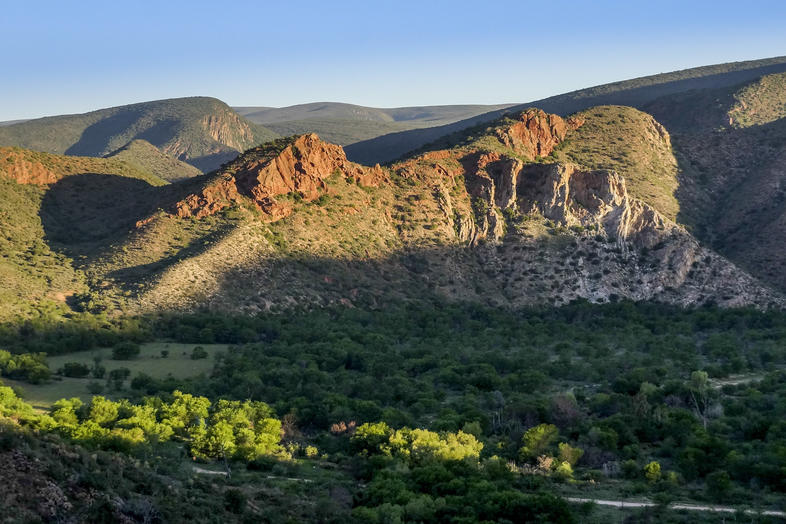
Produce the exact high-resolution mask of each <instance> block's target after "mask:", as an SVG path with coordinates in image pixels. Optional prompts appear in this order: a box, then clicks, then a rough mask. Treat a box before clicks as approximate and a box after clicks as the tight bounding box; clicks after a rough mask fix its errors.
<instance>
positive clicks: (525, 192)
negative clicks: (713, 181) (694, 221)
mask: <svg viewBox="0 0 786 524" xmlns="http://www.w3.org/2000/svg"><path fill="white" fill-rule="evenodd" d="M517 178H518V182H517V183H516V187H517V204H518V207H519V209H520V210H522V211H524V212H531V211H537V212H539V213H540V214H542V215H543V216H544V217H546V218H549V219H551V220H554V221H555V222H557V223H558V224H560V225H565V226H572V225H581V226H591V225H598V226H602V227H603V228H604V229H605V230H606V232H607V233H610V234H612V235H614V236H615V237H616V238H617V239H618V240H624V241H633V242H634V243H635V244H636V245H639V246H644V247H651V246H653V245H655V244H657V243H658V242H659V241H660V240H661V239H662V238H663V237H664V236H665V235H668V234H669V233H671V232H672V231H673V230H674V229H676V226H675V225H674V224H667V222H666V220H665V219H664V218H663V217H662V216H661V215H660V213H658V212H657V211H656V210H655V209H653V208H652V207H650V206H648V205H647V204H644V203H643V202H641V201H639V200H635V199H633V198H631V197H629V196H628V192H627V189H626V187H625V180H624V179H623V178H622V177H621V176H620V175H618V174H616V173H614V172H612V171H605V170H595V171H583V170H580V169H579V168H578V167H576V166H574V165H572V164H545V165H540V164H534V165H527V166H525V167H524V168H523V169H521V170H520V171H519V172H518V173H517ZM510 184H511V183H510V182H507V185H510Z"/></svg>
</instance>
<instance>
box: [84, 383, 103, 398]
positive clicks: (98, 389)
mask: <svg viewBox="0 0 786 524" xmlns="http://www.w3.org/2000/svg"><path fill="white" fill-rule="evenodd" d="M87 391H88V392H90V394H91V395H100V394H101V393H103V392H104V386H102V385H101V384H100V383H98V382H96V381H95V380H93V381H91V382H90V383H88V384H87Z"/></svg>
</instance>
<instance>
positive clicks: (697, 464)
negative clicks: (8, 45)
mask: <svg viewBox="0 0 786 524" xmlns="http://www.w3.org/2000/svg"><path fill="white" fill-rule="evenodd" d="M784 70H786V61H784V59H783V58H782V57H779V58H772V59H766V60H758V61H751V62H737V63H731V64H720V65H716V66H707V67H702V68H695V69H690V70H684V71H677V72H674V73H667V74H661V75H656V76H652V77H644V78H638V79H634V80H628V81H624V82H617V83H614V84H608V85H605V86H598V87H595V88H590V89H586V90H581V91H575V92H572V93H567V94H564V95H558V96H555V97H550V98H546V99H542V100H540V101H536V102H533V103H531V104H524V105H511V104H499V105H488V106H483V105H452V106H449V105H445V106H422V107H401V108H392V109H391V108H388V109H382V108H373V107H365V106H357V105H350V104H338V103H315V104H303V105H298V106H289V107H283V108H271V107H267V106H259V107H256V106H248V107H234V108H232V107H230V106H229V105H227V104H225V103H224V102H221V101H219V100H218V99H214V98H208V97H191V98H177V99H169V100H161V101H154V102H144V103H140V104H133V105H128V106H119V107H114V108H109V109H102V110H98V111H94V112H91V113H85V114H81V115H65V116H55V117H48V118H44V119H36V120H28V121H24V122H17V123H9V124H8V125H3V126H1V127H0V301H1V302H2V307H1V308H0V381H2V382H0V464H2V466H0V472H1V473H2V475H3V478H4V479H5V482H6V485H7V489H6V490H5V491H4V492H3V493H2V494H0V505H1V506H2V507H3V508H8V510H7V511H8V515H9V517H8V518H7V519H6V520H7V521H8V522H17V521H43V522H51V521H63V522H83V521H84V522H99V521H103V522H174V521H178V520H181V521H182V520H183V519H188V520H193V521H196V522H202V521H205V522H252V521H253V522H260V521H262V522H590V523H592V522H598V523H600V522H609V521H616V520H623V521H625V522H695V521H697V520H699V521H701V522H737V521H739V522H751V521H754V522H778V521H780V519H781V517H782V515H783V511H784V510H786V508H785V507H784V503H783V500H784V497H783V493H784V491H786V484H784V478H785V477H784V471H786V451H785V450H786V447H784V443H785V442H786V433H784V431H785V429H784V424H783V420H784V416H786V404H784V401H783V398H784V394H786V373H785V372H784V369H786V368H785V367H784V366H786V350H784V348H786V335H785V334H786V313H784V310H783V308H784V301H785V300H786V297H785V296H784V293H786V281H784V280H783V278H784V277H783V275H784V271H783V268H782V265H783V260H782V259H783V257H782V256H781V255H782V249H781V248H782V246H783V243H784V241H786V238H784V234H785V233H784V232H786V229H784V228H783V227H782V224H781V223H782V222H783V216H784V215H783V213H782V209H781V207H782V205H781V204H782V196H783V191H782V190H781V186H782V179H783V176H784V174H785V172H784V167H783V166H784V162H783V161H784V159H785V158H786V157H785V156H784V154H786V153H784V151H786V149H784V148H786V134H784V133H785V132H786V127H784V126H786V73H784ZM345 146H346V147H345ZM622 504H624V505H625V506H626V508H625V509H620V508H618V507H617V506H618V505H622ZM719 507H723V508H724V509H723V511H718V512H715V511H709V510H711V509H713V508H716V509H717V508H719ZM697 508H698V509H700V510H701V511H698V510H697ZM726 509H729V511H726ZM705 510H706V511H705ZM206 515H209V517H206ZM2 517H3V518H5V517H6V515H5V514H4V515H2Z"/></svg>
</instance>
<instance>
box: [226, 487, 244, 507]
mask: <svg viewBox="0 0 786 524" xmlns="http://www.w3.org/2000/svg"><path fill="white" fill-rule="evenodd" d="M224 507H225V508H226V509H228V510H229V511H231V512H232V513H243V510H245V508H246V495H245V494H244V493H243V492H242V491H240V490H239V489H235V488H232V489H228V490H226V492H225V493H224Z"/></svg>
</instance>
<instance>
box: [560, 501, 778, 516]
mask: <svg viewBox="0 0 786 524" xmlns="http://www.w3.org/2000/svg"><path fill="white" fill-rule="evenodd" d="M565 500H567V501H568V502H594V503H595V504H598V505H600V506H614V507H617V508H620V509H622V508H650V507H654V506H657V504H655V503H654V502H633V501H627V500H601V499H584V498H578V497H565ZM668 508H669V509H682V510H687V511H711V512H717V513H737V512H738V511H742V512H743V513H745V514H746V515H765V516H768V517H781V518H786V511H777V510H762V511H757V510H753V509H742V508H732V507H729V506H711V505H708V506H702V505H699V504H681V503H674V504H669V505H668Z"/></svg>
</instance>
